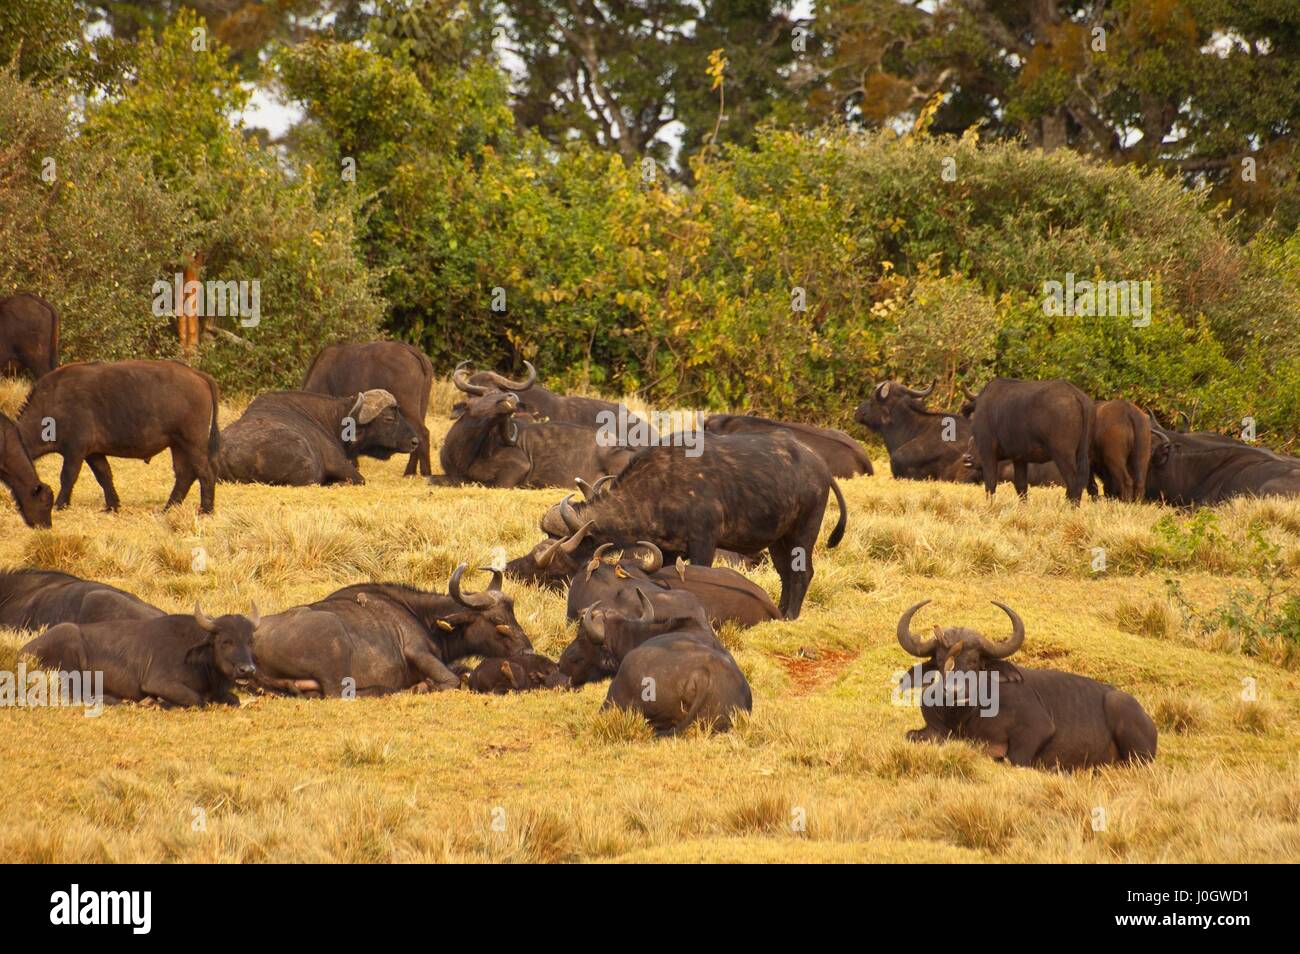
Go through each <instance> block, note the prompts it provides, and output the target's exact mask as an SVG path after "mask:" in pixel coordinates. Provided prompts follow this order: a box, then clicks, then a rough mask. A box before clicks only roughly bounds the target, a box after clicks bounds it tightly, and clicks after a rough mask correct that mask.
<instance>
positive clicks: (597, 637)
mask: <svg viewBox="0 0 1300 954" xmlns="http://www.w3.org/2000/svg"><path fill="white" fill-rule="evenodd" d="M599 605H600V600H596V602H594V603H592V604H591V605H590V606H588V607H587V608H586V609H584V610H583V611H582V633H583V635H584V636H586V637H587V639H589V640H591V641H592V642H593V643H597V644H601V645H603V644H604V642H605V618H604V616H603V615H602V616H601V619H600V622H599V623H597V622H596V617H595V616H593V615H592V610H594V609H595V608H596V607H597V606H599Z"/></svg>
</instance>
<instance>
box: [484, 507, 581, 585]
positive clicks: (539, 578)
mask: <svg viewBox="0 0 1300 954" xmlns="http://www.w3.org/2000/svg"><path fill="white" fill-rule="evenodd" d="M590 531H591V523H590V522H588V523H587V524H585V525H584V526H581V527H579V528H578V529H577V530H575V531H574V532H573V533H571V534H568V535H566V536H562V537H547V538H546V539H545V540H543V541H542V542H541V543H539V544H537V546H535V547H533V548H532V550H530V551H529V552H528V553H526V554H524V555H523V556H521V557H516V558H515V559H513V560H511V561H510V562H509V563H507V564H506V568H505V572H506V576H509V577H511V578H512V579H516V580H520V581H522V582H524V583H532V584H534V585H536V586H562V585H563V584H564V583H565V582H566V581H568V580H569V579H570V578H571V577H572V576H573V574H574V573H576V572H577V570H578V567H579V566H580V565H581V560H582V557H581V554H582V553H583V552H584V551H585V550H588V549H590V546H591V544H590V541H589V540H588V539H587V534H588V533H589V532H590Z"/></svg>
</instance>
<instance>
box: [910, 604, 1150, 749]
mask: <svg viewBox="0 0 1300 954" xmlns="http://www.w3.org/2000/svg"><path fill="white" fill-rule="evenodd" d="M928 602H930V601H929V600H925V601H924V602H921V603H917V604H916V605H915V606H913V607H912V608H911V609H909V610H907V612H905V613H904V614H903V615H902V618H900V619H899V621H898V631H897V635H898V642H899V645H901V646H902V647H903V649H905V650H907V651H908V652H909V653H911V654H912V655H913V656H918V657H920V658H922V659H924V660H925V662H924V663H921V664H920V665H919V666H917V667H914V668H913V670H911V672H910V673H909V675H908V676H906V677H905V679H904V685H910V686H911V687H912V688H918V687H919V688H920V689H921V715H922V717H923V718H924V719H925V728H923V729H913V730H912V731H911V732H909V733H908V734H907V735H908V738H909V739H911V740H912V741H914V742H923V741H936V742H941V741H943V740H945V739H964V740H966V741H968V742H974V743H976V744H977V745H980V746H981V747H982V748H983V749H984V750H985V751H986V752H987V753H988V754H989V755H991V756H992V757H993V758H995V759H1006V760H1007V761H1009V762H1010V763H1011V764H1012V765H1019V766H1030V765H1032V766H1037V767H1040V768H1059V769H1079V768H1087V767H1089V766H1094V765H1108V764H1111V763H1115V762H1128V761H1137V762H1149V761H1151V759H1153V758H1155V754H1156V727H1155V723H1153V722H1152V721H1151V717H1150V716H1148V715H1147V714H1146V712H1145V711H1143V709H1142V706H1141V705H1140V704H1139V703H1138V701H1137V700H1136V699H1134V698H1133V697H1132V696H1130V695H1129V694H1128V693H1127V692H1121V691H1120V690H1118V689H1116V688H1115V687H1114V686H1110V685H1107V684H1106V683H1103V682H1098V681H1097V680H1095V679H1088V678H1086V677H1084V676H1076V675H1074V674H1073V673H1068V672H1061V671H1059V670H1056V669H1024V668H1021V667H1019V666H1016V665H1014V664H1012V663H1010V662H1007V657H1008V656H1010V655H1011V654H1012V653H1014V652H1015V651H1016V650H1017V649H1019V648H1020V646H1021V644H1022V643H1023V642H1024V641H1025V624H1024V623H1023V622H1021V620H1020V617H1019V616H1017V615H1016V613H1015V611H1014V610H1012V609H1011V608H1009V607H1007V606H1003V605H1002V604H1001V603H996V602H995V603H994V605H995V606H997V607H999V608H1000V609H1001V610H1002V611H1003V612H1004V613H1006V614H1007V616H1009V617H1010V618H1011V627H1012V631H1011V638H1010V639H1007V640H1006V641H1005V642H993V641H991V640H988V639H986V638H985V637H984V636H982V635H981V634H980V633H977V632H976V631H975V630H973V629H965V628H962V627H951V628H947V629H941V628H939V627H938V626H936V627H935V628H934V635H933V636H931V637H927V638H924V639H922V638H920V637H918V636H916V635H915V634H913V633H912V630H911V623H912V617H913V615H915V613H916V611H917V610H919V609H920V608H921V607H922V606H925V605H926V603H928ZM918 669H919V670H920V671H919V672H917V670H918Z"/></svg>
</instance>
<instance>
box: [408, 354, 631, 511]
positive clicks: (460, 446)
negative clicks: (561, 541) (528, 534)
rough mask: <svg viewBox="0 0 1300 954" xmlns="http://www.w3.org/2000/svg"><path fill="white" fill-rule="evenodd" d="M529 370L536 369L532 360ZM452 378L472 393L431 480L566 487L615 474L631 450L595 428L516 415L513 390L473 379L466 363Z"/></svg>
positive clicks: (515, 401) (457, 385) (445, 440)
mask: <svg viewBox="0 0 1300 954" xmlns="http://www.w3.org/2000/svg"><path fill="white" fill-rule="evenodd" d="M528 373H529V375H530V377H535V376H536V374H537V372H536V370H535V369H534V368H533V366H532V365H529V366H528ZM452 380H453V381H454V382H455V384H456V387H458V388H460V389H461V390H462V391H464V392H466V393H467V394H470V395H472V397H471V398H470V400H469V401H467V402H466V405H465V412H464V413H463V414H462V415H461V416H460V417H459V418H458V419H457V420H456V423H455V424H453V425H452V426H451V430H450V431H448V432H447V436H446V438H445V439H444V440H443V442H442V449H441V450H440V451H439V454H438V456H439V460H440V461H441V463H442V470H443V475H444V476H441V477H434V478H431V482H432V483H437V484H450V485H455V484H465V483H477V484H485V485H487V486H489V487H568V486H571V485H572V484H573V482H574V479H575V478H578V477H582V478H585V479H587V480H596V479H598V478H599V477H602V476H604V475H606V474H612V473H617V472H618V471H619V470H621V469H622V467H623V465H624V464H625V463H626V462H627V460H628V458H629V457H631V455H632V451H631V450H629V449H628V448H626V447H617V446H608V447H607V446H602V444H601V442H600V440H599V439H598V438H599V433H600V432H598V431H597V430H595V429H594V428H590V427H582V426H579V425H577V424H559V423H545V424H537V423H527V422H521V421H519V420H517V419H516V418H515V416H514V415H515V411H516V410H517V409H518V407H519V398H518V397H516V396H515V394H514V393H513V392H511V391H502V390H489V389H486V388H482V387H480V386H478V385H475V384H471V383H470V381H469V378H468V376H467V374H466V372H465V370H464V368H457V369H456V373H455V374H454V375H453V376H452ZM509 383H512V384H514V383H517V382H509Z"/></svg>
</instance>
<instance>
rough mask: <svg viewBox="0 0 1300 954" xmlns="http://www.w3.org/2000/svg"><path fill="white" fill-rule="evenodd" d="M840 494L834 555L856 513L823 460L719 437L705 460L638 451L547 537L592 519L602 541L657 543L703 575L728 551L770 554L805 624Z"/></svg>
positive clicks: (782, 438)
mask: <svg viewBox="0 0 1300 954" xmlns="http://www.w3.org/2000/svg"><path fill="white" fill-rule="evenodd" d="M830 493H834V494H835V498H836V500H837V501H838V503H839V508H840V518H839V521H838V522H837V523H836V524H835V529H834V530H833V531H832V532H831V535H830V538H829V539H828V540H827V544H826V545H827V546H829V547H834V546H836V545H837V544H838V543H839V542H840V540H841V538H842V537H843V536H844V529H845V527H846V525H847V523H848V511H847V508H846V507H845V504H844V495H843V494H842V493H841V492H840V488H839V485H838V484H836V482H835V479H834V478H833V477H831V473H830V470H829V469H828V468H827V466H826V464H825V462H824V461H822V459H821V458H820V457H818V456H817V455H816V454H815V453H813V452H812V451H811V450H809V449H808V448H807V447H806V446H805V445H803V444H801V443H800V442H799V441H798V440H797V439H796V438H795V437H794V436H793V435H791V434H790V433H789V432H787V431H782V430H775V429H774V430H771V431H769V432H766V433H755V434H733V435H723V434H719V435H715V436H712V437H709V438H708V439H707V440H706V441H705V442H704V445H703V449H702V452H701V453H700V454H699V455H698V456H690V455H689V454H688V453H686V451H685V449H684V448H682V447H670V446H661V447H647V448H644V449H642V450H640V451H637V453H636V455H635V456H634V457H633V458H632V459H631V461H629V462H628V464H627V466H626V467H625V468H623V470H622V472H621V473H619V474H618V475H617V476H616V477H615V478H614V479H613V480H612V481H610V482H608V485H607V486H606V487H605V488H603V492H601V493H599V494H597V495H595V496H594V498H593V499H591V500H587V501H584V502H582V503H579V504H577V505H576V506H574V505H571V504H570V503H569V498H567V497H566V498H565V500H564V501H563V502H562V503H561V504H560V505H559V506H558V507H557V508H555V515H554V516H552V515H551V514H547V517H546V518H545V519H544V520H543V529H544V530H546V531H547V532H548V533H551V532H557V533H558V532H564V531H565V529H566V528H567V531H568V532H570V533H571V532H573V531H576V530H577V529H578V528H579V527H580V526H581V525H582V523H584V522H586V521H588V520H590V521H594V525H593V526H592V528H591V531H590V535H591V538H592V539H594V540H597V541H598V542H601V543H613V544H615V545H617V546H625V547H626V546H631V545H632V544H634V543H635V542H636V541H638V540H649V541H651V542H653V543H655V544H656V545H657V546H659V547H660V549H662V550H663V551H665V552H669V553H672V554H673V555H674V556H685V557H686V558H687V559H689V560H690V562H691V563H694V564H695V565H697V566H712V565H713V559H714V555H715V553H716V551H717V548H718V547H720V546H725V547H727V548H728V549H731V550H737V551H739V552H741V553H753V552H755V551H757V550H762V549H764V548H766V549H767V550H768V551H769V552H770V554H771V556H772V565H773V566H774V567H776V571H777V573H778V574H780V577H781V601H780V608H781V612H782V613H783V614H785V616H786V618H787V619H795V618H797V617H798V615H799V610H800V608H801V607H802V606H803V598H804V594H805V593H806V592H807V590H808V583H809V581H811V580H812V576H813V561H812V551H813V547H814V546H815V545H816V543H817V534H818V532H819V531H820V530H821V524H822V516H823V515H824V514H825V513H826V502H827V499H828V496H829V494H830ZM556 523H559V526H558V527H556V526H555V524H556Z"/></svg>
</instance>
